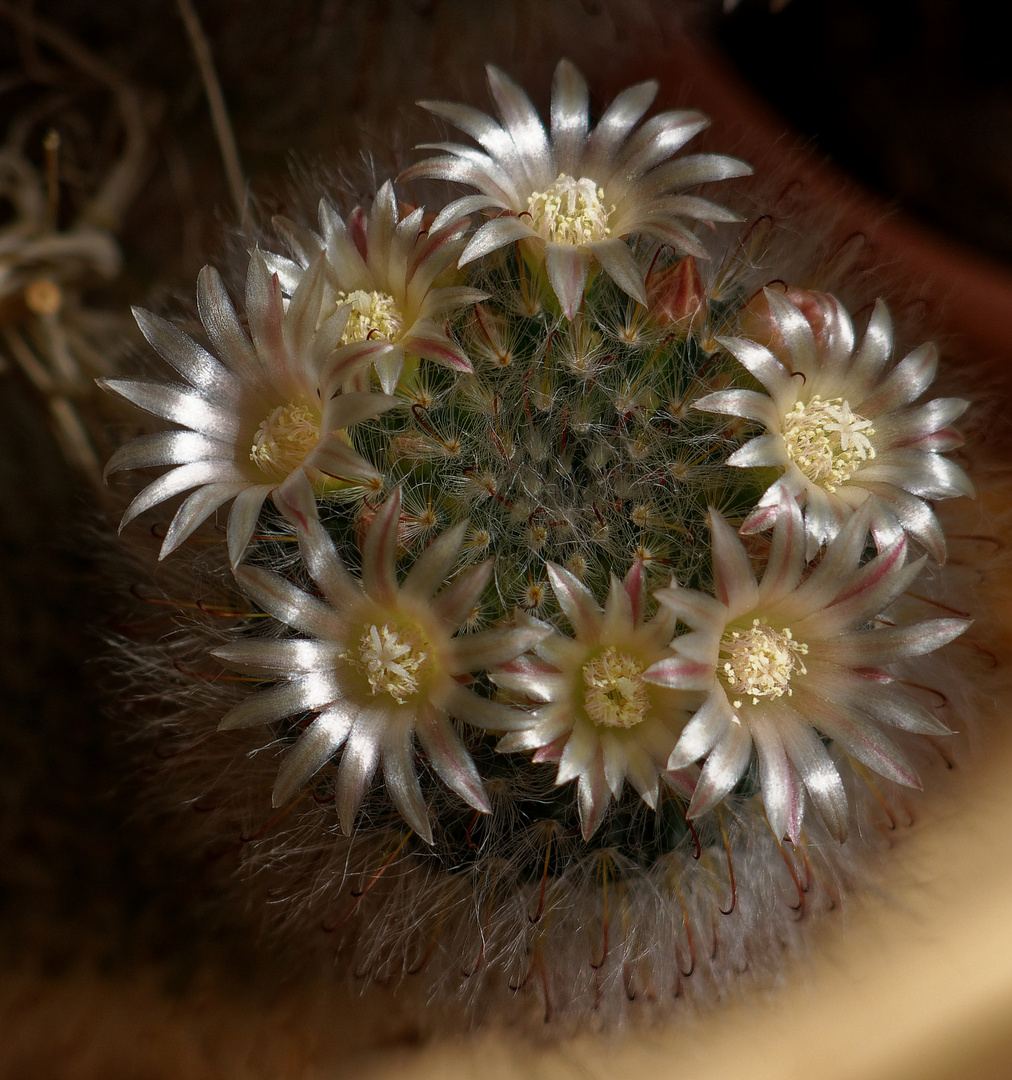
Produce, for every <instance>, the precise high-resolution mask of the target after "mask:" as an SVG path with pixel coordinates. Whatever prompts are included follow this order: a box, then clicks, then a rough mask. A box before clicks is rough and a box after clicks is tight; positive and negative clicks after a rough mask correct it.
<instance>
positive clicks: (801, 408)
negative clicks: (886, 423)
mask: <svg viewBox="0 0 1012 1080" xmlns="http://www.w3.org/2000/svg"><path fill="white" fill-rule="evenodd" d="M874 434H875V429H874V428H873V427H872V422H871V421H870V420H867V419H865V417H863V416H861V415H859V414H858V413H856V412H854V411H853V409H851V407H850V404H849V403H848V402H847V401H845V400H844V399H843V398H830V399H829V400H827V401H823V400H822V399H821V398H820V397H819V395H818V394H816V395H815V396H814V397H813V398H812V399H811V401H808V402H804V401H798V402H797V403H796V404H795V405H794V407H793V408H792V409H791V410H790V411H789V412H788V413H787V415H786V417H785V418H784V432H783V437H784V444H785V445H786V447H787V453H788V455H789V456H790V458H791V460H792V461H793V462H794V463H795V464H796V465H797V466H798V468H799V469H800V470H801V471H802V472H803V473H804V474H805V476H807V477H808V478H809V480H812V481H814V482H815V483H818V484H821V485H822V486H823V487H824V488H825V489H826V490H827V491H829V492H835V491H836V488H837V485H839V484H842V483H845V482H846V481H847V480H849V479H850V478H851V477H852V476H853V475H854V473H855V472H856V471H857V469H858V467H859V465H860V464H861V462H862V461H870V460H872V459H873V458H874V457H875V447H874V446H873V445H872V443H871V438H872V437H873V436H874Z"/></svg>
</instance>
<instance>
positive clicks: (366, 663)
mask: <svg viewBox="0 0 1012 1080" xmlns="http://www.w3.org/2000/svg"><path fill="white" fill-rule="evenodd" d="M425 644H426V643H425V639H424V638H423V637H422V635H421V634H419V633H417V632H414V633H413V632H412V631H410V630H404V629H395V628H394V627H392V626H391V625H390V624H389V623H384V624H383V625H382V626H376V625H375V624H373V625H371V626H370V627H369V628H368V629H367V630H366V632H365V633H364V634H363V635H362V637H361V639H360V641H359V646H358V659H357V666H358V667H359V668H360V669H361V670H362V671H363V672H364V674H365V677H366V678H367V679H368V680H369V686H370V687H371V688H372V692H373V694H389V695H390V696H391V697H392V698H393V699H394V701H396V702H397V703H398V704H399V705H403V704H404V703H405V702H406V701H407V700H408V698H409V697H411V696H412V695H414V694H417V693H418V684H419V677H420V676H419V671H420V670H422V669H423V665H424V664H425V661H426V659H427V658H428V653H427V652H426V651H425V648H424V646H425ZM353 662H355V661H353ZM423 675H424V671H423Z"/></svg>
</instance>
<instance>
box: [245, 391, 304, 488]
mask: <svg viewBox="0 0 1012 1080" xmlns="http://www.w3.org/2000/svg"><path fill="white" fill-rule="evenodd" d="M319 441H320V420H319V416H318V415H317V414H315V413H314V411H313V410H312V409H310V408H309V407H308V406H306V405H298V404H296V403H295V402H293V401H290V402H288V404H287V405H279V406H278V407H277V408H276V409H274V410H273V411H272V412H271V414H270V416H268V417H267V418H266V419H265V420H262V421H261V422H260V427H259V428H258V429H257V432H256V434H255V435H254V436H253V445H252V447H251V448H250V454H249V457H250V461H252V462H253V463H254V465H257V466H258V467H259V468H260V469H262V470H263V471H264V472H265V473H267V474H274V473H278V474H280V475H284V474H286V473H289V472H291V471H292V470H293V469H295V468H297V467H298V466H299V465H301V464H302V462H303V461H304V460H305V459H306V457H307V456H308V455H309V453H310V452H311V451H312V449H313V448H314V447H315V446H316V444H317V443H318V442H319Z"/></svg>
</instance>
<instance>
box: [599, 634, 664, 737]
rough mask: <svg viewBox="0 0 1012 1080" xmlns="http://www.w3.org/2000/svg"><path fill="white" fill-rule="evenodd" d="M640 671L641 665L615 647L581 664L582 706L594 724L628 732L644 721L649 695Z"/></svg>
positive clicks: (648, 706) (641, 669)
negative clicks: (582, 683)
mask: <svg viewBox="0 0 1012 1080" xmlns="http://www.w3.org/2000/svg"><path fill="white" fill-rule="evenodd" d="M642 671H643V665H642V664H640V663H639V662H638V661H637V660H635V659H634V658H633V657H632V656H630V655H629V654H628V653H625V652H621V651H620V650H619V649H616V648H615V646H614V645H609V646H608V647H607V648H606V649H604V650H603V652H601V653H600V654H599V655H598V656H596V657H595V658H594V659H593V660H591V661H589V662H588V663H586V664H584V665H583V682H584V685H585V687H586V689H585V690H584V695H583V704H584V708H585V709H586V711H587V715H588V716H589V717H590V719H591V720H592V721H593V722H594V723H595V724H600V725H601V726H602V727H612V728H615V727H619V728H626V729H628V728H631V727H635V726H636V725H637V724H640V723H642V722H643V721H644V720H645V719H646V718H647V711H648V710H649V708H650V695H649V692H648V690H647V685H646V683H644V682H643V680H642V679H641V678H640V675H641V673H642Z"/></svg>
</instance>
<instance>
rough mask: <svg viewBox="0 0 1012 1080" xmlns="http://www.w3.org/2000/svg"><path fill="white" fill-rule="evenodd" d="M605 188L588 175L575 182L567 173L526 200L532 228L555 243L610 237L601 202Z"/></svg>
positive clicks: (570, 242) (587, 241) (608, 213)
mask: <svg viewBox="0 0 1012 1080" xmlns="http://www.w3.org/2000/svg"><path fill="white" fill-rule="evenodd" d="M603 199H604V188H600V187H597V186H596V185H595V183H594V181H593V180H588V179H587V177H586V176H583V177H581V178H580V179H579V180H574V179H573V178H572V177H571V176H567V175H566V174H565V173H560V174H559V179H558V180H556V181H555V183H554V184H552V186H551V187H550V188H548V190H547V191H535V192H534V194H533V195H531V196H530V198H528V200H527V205H528V207H530V214H531V226H532V227H533V228H534V229H535V231H536V232H537V233H538V234H539V235H541V236H543V237H544V238H545V239H546V240H551V241H553V242H554V243H556V244H591V243H593V242H594V241H595V240H604V238H605V237H607V236H610V235H611V229H609V228H608V216H609V215H610V214H611V212H612V210H614V209H615V207H614V206H612V208H611V210H606V209H605V207H604V203H603V202H602V200H603Z"/></svg>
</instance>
